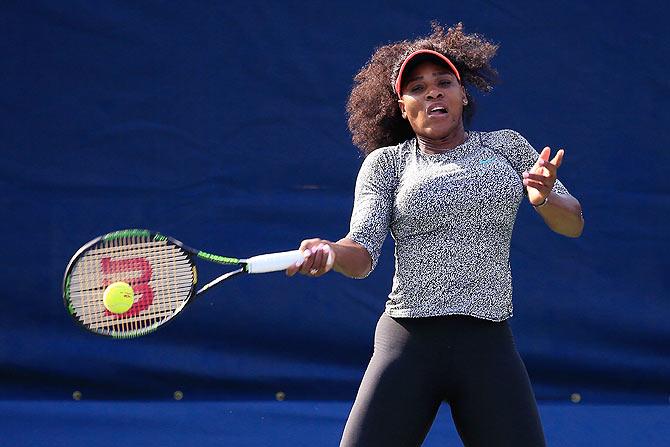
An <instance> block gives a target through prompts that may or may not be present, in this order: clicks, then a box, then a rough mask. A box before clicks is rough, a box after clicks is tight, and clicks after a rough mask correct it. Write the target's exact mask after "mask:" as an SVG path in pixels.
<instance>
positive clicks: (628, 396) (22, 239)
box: [0, 0, 670, 403]
mask: <svg viewBox="0 0 670 447" xmlns="http://www.w3.org/2000/svg"><path fill="white" fill-rule="evenodd" d="M667 13H668V7H667V6H665V5H661V3H659V2H654V1H649V0H641V1H638V2H635V4H634V5H631V4H630V3H628V2H621V1H616V2H610V3H608V6H607V7H606V8H603V7H602V6H601V5H600V4H598V3H589V2H578V1H571V2H560V3H556V2H539V3H538V2H532V1H525V0H524V1H519V2H516V3H515V4H514V5H512V4H510V3H508V2H491V1H473V2H441V3H438V4H436V3H434V2H424V1H416V2H382V1H372V2H354V1H349V0H344V1H341V2H337V3H332V2H318V1H317V2H306V3H305V4H299V3H297V2H247V1H239V0H232V1H226V2H217V1H205V2H196V3H190V2H164V1H151V2H84V1H75V2H55V1H46V0H43V1H34V2H12V1H10V2H3V5H2V6H0V37H1V38H0V53H1V54H2V58H0V64H1V67H0V68H1V70H0V73H1V74H0V79H2V88H1V89H0V114H1V115H0V135H1V143H0V144H1V149H0V150H1V151H2V163H0V190H1V191H2V194H0V206H1V208H2V216H3V217H2V219H0V234H2V247H3V248H2V252H3V257H2V259H3V265H2V267H3V268H2V269H1V270H0V275H2V276H1V278H2V284H3V287H2V292H1V299H2V303H3V304H2V305H3V311H2V312H0V327H1V328H2V331H1V332H0V337H1V338H0V397H2V398H8V399H51V398H70V396H71V395H72V393H73V391H75V390H77V391H80V392H81V393H82V394H83V395H84V396H86V397H87V398H92V399H116V398H125V399H171V398H172V395H173V392H174V390H176V389H179V390H183V392H184V394H185V395H187V396H189V398H193V399H203V400H217V399H227V398H235V399H237V398H239V399H247V398H258V399H274V397H275V395H276V393H277V392H279V391H281V392H283V393H285V395H286V396H287V398H290V399H324V400H327V399H352V398H353V396H354V395H355V392H356V388H357V386H358V383H359V381H360V378H361V376H362V372H363V369H364V367H365V365H366V363H367V361H368V359H369V356H370V354H371V350H372V336H373V332H374V327H375V324H376V321H377V319H378V318H379V315H380V313H381V312H382V311H383V308H384V302H385V300H386V296H387V294H388V292H389V290H390V286H391V278H392V275H393V267H394V265H393V244H392V241H391V239H390V238H389V239H388V240H387V241H386V244H385V245H384V248H383V252H382V255H381V258H380V262H379V265H378V267H377V269H376V270H375V271H374V272H373V274H372V275H371V276H370V277H368V278H367V279H365V280H361V281H357V280H351V279H347V278H345V277H343V276H341V275H338V274H336V273H332V274H328V275H326V276H324V277H322V278H319V279H309V278H306V277H294V278H287V277H285V276H284V275H283V274H281V273H274V274H268V275H263V276H256V277H243V278H240V279H239V280H233V281H231V282H230V283H227V284H225V285H223V286H222V287H221V288H219V289H216V290H215V291H212V292H211V293H210V294H208V295H207V296H205V297H203V299H202V300H200V301H198V302H195V303H194V304H193V305H192V306H191V307H190V308H188V309H186V311H184V312H183V313H182V314H181V315H180V316H178V317H177V318H176V319H175V320H174V321H173V322H172V323H170V324H169V325H167V326H166V327H164V328H162V329H161V330H159V331H158V332H157V333H155V334H152V335H150V336H147V337H144V338H141V339H136V340H130V341H116V340H110V339H106V338H103V337H97V336H93V335H91V334H88V333H86V332H84V331H82V330H80V329H79V328H78V327H77V326H76V325H75V324H74V322H73V321H72V320H71V319H70V317H69V316H68V315H67V312H66V311H65V309H64V307H63V303H62V297H61V281H62V275H63V272H64V270H65V266H66V264H67V262H68V260H69V259H70V257H71V256H72V254H74V252H75V251H76V250H77V249H78V248H79V247H80V246H81V245H83V244H84V243H85V242H87V241H88V240H90V239H92V238H94V237H96V236H98V235H100V234H104V233H106V232H109V231H112V230H117V229H123V228H149V229H152V230H156V231H160V232H162V233H164V234H167V235H170V236H173V237H175V238H177V239H179V240H182V241H183V242H184V243H186V244H188V245H190V246H193V247H197V248H199V249H202V250H206V251H209V252H213V253H217V254H222V255H228V256H237V257H246V256H251V255H255V254H259V253H263V252H271V251H281V250H289V249H294V248H296V247H297V246H298V244H299V243H300V241H301V240H303V239H305V238H310V237H323V238H326V239H330V240H337V239H338V238H340V237H342V236H343V235H345V234H346V233H347V230H348V223H349V217H350V213H351V208H352V201H353V188H354V182H355V178H356V174H357V171H358V168H359V166H360V163H361V161H362V158H361V156H360V155H359V153H358V151H357V149H356V148H355V147H354V146H353V145H352V143H351V140H350V135H349V133H348V130H347V126H346V119H347V116H346V113H345V104H346V99H347V95H348V94H349V92H350V89H351V87H352V79H353V76H354V75H355V74H356V72H357V71H358V70H359V69H360V67H362V66H363V65H364V64H365V63H366V61H367V60H368V58H369V57H370V55H371V54H372V52H373V50H374V49H375V48H376V47H378V46H380V45H383V44H386V43H388V42H392V41H396V40H401V39H405V38H413V37H416V36H420V35H425V34H427V33H428V32H429V31H430V21H431V20H432V19H436V20H438V21H440V22H441V23H442V24H445V25H450V24H453V23H456V22H458V21H463V22H464V24H465V27H466V31H468V32H479V33H482V34H484V35H486V36H488V37H489V38H491V39H492V40H494V41H495V42H499V43H500V50H499V54H498V56H497V57H496V58H495V60H494V62H495V65H496V67H497V68H498V71H499V72H500V75H501V80H502V82H501V84H500V85H499V86H497V87H496V89H495V90H494V91H493V92H492V94H490V95H486V96H478V97H477V99H478V112H477V115H476V116H475V118H474V121H473V124H472V128H473V129H477V130H494V129H504V128H511V129H515V130H517V131H518V132H520V133H521V134H522V135H524V136H525V137H526V138H527V139H528V140H529V141H530V142H531V143H532V144H533V145H534V146H535V148H536V149H538V150H541V149H542V147H544V146H546V145H548V146H551V147H552V153H554V152H555V151H556V150H557V149H559V148H565V158H564V162H563V165H562V166H561V168H560V169H559V178H560V179H561V181H562V182H563V183H564V184H565V185H566V187H567V188H568V189H569V190H570V192H571V193H572V194H573V195H574V196H575V197H577V198H578V199H579V200H580V202H581V204H582V207H583V210H584V216H585V221H586V227H585V231H584V234H583V235H582V237H581V238H579V239H569V238H565V237H562V236H560V235H558V234H555V233H552V232H551V230H549V229H548V228H547V227H546V225H545V224H544V223H543V221H542V219H541V217H540V216H539V215H538V214H537V213H535V212H534V211H533V209H532V208H531V207H530V205H529V204H528V203H527V201H524V203H523V204H522V206H521V208H520V210H519V215H518V219H517V222H516V225H515V230H514V236H513V240H512V252H511V263H512V275H513V281H514V306H515V315H514V317H513V318H512V320H511V324H512V327H513V331H514V334H515V338H516V342H517V346H518V348H519V351H520V352H521V355H522V357H523V359H524V361H525V363H526V366H527V368H528V370H529V373H530V376H531V380H532V382H533V385H534V387H535V392H536V395H537V397H538V399H540V400H565V401H569V400H570V399H571V398H572V399H573V400H575V399H581V400H583V401H589V402H606V401H616V402H656V403H667V401H668V393H669V392H670V325H669V324H668V321H669V319H670V318H669V317H670V293H669V292H670V275H668V272H669V271H670V261H669V260H668V254H667V252H668V248H669V247H670V237H669V233H668V231H667V222H666V220H667V216H668V215H670V182H668V181H667V179H668V176H667V167H668V166H670V155H669V154H670V138H669V137H668V132H667V126H668V123H670V113H669V112H668V110H669V108H668V101H669V99H670V84H669V83H668V73H669V72H670V66H669V63H668V60H669V57H668V56H669V55H668V48H670V41H669V38H668V34H667V32H666V23H665V22H666V19H665V18H666V17H667ZM219 271H220V268H219V267H217V266H210V265H202V268H201V271H200V277H201V278H202V279H203V280H206V279H208V278H211V277H213V276H214V275H216V274H217V272H219ZM576 396H577V397H576Z"/></svg>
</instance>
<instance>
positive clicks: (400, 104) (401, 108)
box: [398, 99, 407, 119]
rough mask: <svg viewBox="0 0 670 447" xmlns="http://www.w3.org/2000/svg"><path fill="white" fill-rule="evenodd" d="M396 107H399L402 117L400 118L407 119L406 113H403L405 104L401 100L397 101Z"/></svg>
mask: <svg viewBox="0 0 670 447" xmlns="http://www.w3.org/2000/svg"><path fill="white" fill-rule="evenodd" d="M398 107H400V114H401V115H402V118H403V119H407V112H405V103H404V102H403V100H402V99H399V100H398Z"/></svg>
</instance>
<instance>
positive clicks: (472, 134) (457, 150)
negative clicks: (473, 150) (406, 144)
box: [413, 130, 479, 160]
mask: <svg viewBox="0 0 670 447" xmlns="http://www.w3.org/2000/svg"><path fill="white" fill-rule="evenodd" d="M477 134H478V132H476V131H472V130H470V131H468V132H466V136H465V141H463V142H462V143H461V144H459V145H457V146H454V147H453V148H451V149H449V150H447V151H444V152H440V153H439V154H427V153H425V152H424V151H422V150H421V148H420V147H419V141H418V139H417V138H416V137H415V138H414V139H413V140H414V144H413V146H414V152H415V153H416V154H417V155H420V156H421V157H424V158H426V159H432V160H442V159H445V158H452V157H453V156H454V155H459V154H461V153H463V151H464V150H465V149H469V148H470V147H471V146H472V145H473V144H474V143H475V142H476V141H478V140H479V138H476V136H477Z"/></svg>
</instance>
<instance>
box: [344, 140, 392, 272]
mask: <svg viewBox="0 0 670 447" xmlns="http://www.w3.org/2000/svg"><path fill="white" fill-rule="evenodd" d="M392 149H393V148H381V149H377V150H376V151H374V152H372V153H371V154H370V155H368V156H367V158H366V159H365V160H364V161H363V164H362V166H361V169H360V171H359V172H358V177H357V179H356V189H355V195H354V207H353V211H352V213H351V222H350V227H349V233H348V234H347V236H346V237H347V238H349V239H351V240H353V241H354V242H357V243H359V244H361V245H362V246H363V247H365V249H366V250H367V251H368V252H369V253H370V257H371V259H372V267H371V269H370V272H371V271H372V270H374V268H375V266H376V265H377V261H378V260H379V255H380V253H381V248H382V245H383V243H384V240H385V239H386V235H387V234H388V231H389V225H390V222H391V216H392V213H393V200H394V196H395V194H394V192H395V188H396V185H397V177H396V175H395V169H394V163H393V162H392V156H393V152H392ZM368 274H369V273H368ZM366 276H367V275H366Z"/></svg>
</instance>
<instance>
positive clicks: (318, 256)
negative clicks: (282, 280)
mask: <svg viewBox="0 0 670 447" xmlns="http://www.w3.org/2000/svg"><path fill="white" fill-rule="evenodd" d="M330 244H332V242H330V241H327V240H325V239H318V238H316V239H305V240H304V241H302V242H301V243H300V251H301V252H302V254H303V256H304V258H303V259H302V260H300V261H298V262H297V263H296V264H295V265H292V266H291V267H289V268H287V269H286V275H287V276H293V275H295V274H296V273H302V274H303V275H307V276H312V277H317V276H321V275H323V274H324V273H327V272H329V271H330V270H332V268H333V265H334V264H335V250H334V249H333V248H332V247H331V245H330Z"/></svg>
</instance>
